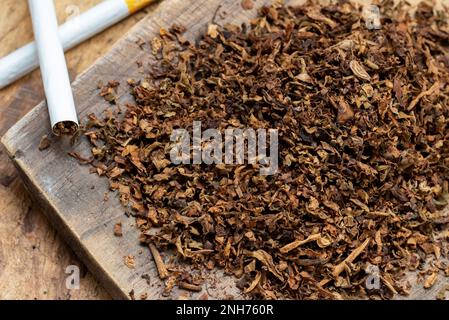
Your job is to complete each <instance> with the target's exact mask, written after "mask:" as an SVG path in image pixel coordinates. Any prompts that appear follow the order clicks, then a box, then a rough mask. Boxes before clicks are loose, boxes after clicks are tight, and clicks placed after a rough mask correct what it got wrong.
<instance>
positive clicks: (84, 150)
mask: <svg viewBox="0 0 449 320" xmlns="http://www.w3.org/2000/svg"><path fill="white" fill-rule="evenodd" d="M270 2H271V1H270V0H257V1H255V3H256V6H255V7H256V8H257V7H259V6H260V5H261V4H263V3H270ZM285 2H286V3H289V4H290V3H291V4H293V3H300V2H302V1H301V0H299V1H294V0H290V1H285ZM217 9H218V14H217V15H216V23H218V24H225V23H235V24H240V23H242V22H244V21H248V20H249V19H250V18H252V17H253V16H254V15H255V10H251V11H245V10H242V8H241V6H240V1H239V0H166V1H164V3H162V4H161V5H160V6H159V8H158V9H157V10H156V11H155V12H154V13H153V14H151V15H149V16H148V17H146V18H145V19H144V20H143V21H142V22H141V23H139V25H138V26H136V27H135V28H133V30H132V31H131V33H129V34H128V35H127V36H126V37H125V38H124V39H123V40H121V41H120V42H119V43H118V44H117V45H115V46H114V47H113V49H112V50H111V51H110V52H109V53H108V54H106V55H105V56H104V57H103V58H101V59H100V60H98V61H97V63H96V64H95V65H93V66H92V67H91V68H89V69H88V70H87V71H86V72H85V73H83V74H82V75H81V76H80V77H78V79H77V80H76V81H75V82H74V84H73V88H74V93H75V100H76V103H77V107H78V112H79V114H80V118H81V119H83V118H84V117H85V116H86V115H87V114H89V113H92V112H93V113H96V114H100V113H101V111H102V110H104V108H105V107H106V106H107V104H106V102H104V101H103V99H102V98H100V97H99V96H98V91H97V89H96V84H97V82H98V81H99V80H102V81H108V80H112V79H115V80H118V81H120V82H121V83H122V85H121V86H120V88H119V99H118V103H119V104H121V105H123V104H126V103H128V102H132V97H131V96H130V95H129V94H128V93H127V92H128V90H127V87H126V85H125V83H126V79H128V78H135V79H140V78H142V75H143V74H144V73H145V71H146V70H147V68H148V64H151V63H154V61H153V59H152V57H151V56H150V54H149V50H150V49H149V46H148V45H145V46H143V48H141V47H140V46H139V45H137V43H136V42H138V41H140V40H142V39H143V40H145V41H150V40H151V39H152V38H153V37H154V36H156V35H157V34H158V32H159V30H160V28H161V27H164V28H168V27H170V26H171V25H172V24H173V23H177V24H180V25H184V26H186V27H187V30H188V31H187V33H186V37H187V38H188V39H190V40H195V39H196V38H197V37H198V35H199V33H201V32H204V31H205V30H206V27H207V24H208V23H209V22H210V21H211V20H212V18H213V16H214V14H215V13H216V12H217ZM136 61H141V62H142V66H143V67H142V68H139V67H138V66H137V64H136ZM49 132H50V127H49V119H48V113H47V111H46V105H45V103H41V104H39V105H38V106H37V107H36V108H34V109H33V110H32V111H31V112H30V113H28V114H27V115H26V116H25V117H24V118H23V119H22V120H21V121H20V122H19V123H17V124H16V125H15V126H14V127H13V128H12V129H11V130H9V131H8V133H7V134H6V135H5V137H4V138H3V139H2V142H3V144H4V145H5V147H6V150H7V151H8V153H9V155H10V157H11V158H12V159H13V161H14V164H15V165H16V166H17V167H18V169H19V172H20V173H21V175H22V176H23V179H24V181H25V184H26V185H27V187H28V188H29V189H30V190H31V193H32V194H33V195H34V197H35V199H36V201H37V202H38V203H39V205H41V206H42V207H43V211H44V213H45V214H46V215H47V216H48V217H49V220H51V222H52V223H53V224H54V225H55V226H56V228H57V229H58V230H59V232H60V234H61V235H62V236H63V237H64V238H65V239H66V241H67V242H68V243H69V245H70V246H71V247H72V248H73V249H74V251H75V252H76V253H77V255H78V256H79V257H81V259H82V260H83V261H84V262H85V263H86V265H87V266H88V267H89V269H90V270H91V271H92V273H93V274H94V275H95V277H96V278H97V279H98V280H99V281H100V282H101V283H102V284H103V285H104V286H105V287H106V288H107V290H108V291H109V293H110V294H111V295H112V296H113V297H114V298H118V299H123V298H129V292H130V291H131V290H133V291H134V293H135V295H136V296H137V297H138V296H139V295H140V294H142V293H147V294H148V296H149V298H152V299H161V298H172V299H173V298H174V299H176V298H198V297H201V296H203V295H204V294H206V295H207V296H208V297H209V298H229V297H233V298H239V297H241V295H240V291H239V290H238V289H237V288H236V287H235V282H234V279H233V278H231V277H229V276H226V275H224V274H223V273H222V272H221V271H214V272H212V273H210V274H204V275H205V276H206V277H207V279H208V280H207V282H206V283H207V284H206V285H205V286H204V288H203V291H202V292H200V293H190V292H185V291H183V290H179V291H177V290H175V291H173V293H172V294H171V295H170V296H166V295H164V294H163V288H164V285H163V283H162V282H161V281H160V280H159V277H158V275H157V271H156V270H155V266H154V263H153V261H152V259H151V255H150V253H149V250H148V249H147V248H143V247H140V246H139V245H138V232H136V230H135V226H134V220H133V219H132V218H130V219H128V218H126V217H125V215H124V210H123V208H122V207H121V205H120V203H119V201H118V199H117V197H116V196H111V197H110V198H109V200H107V201H104V200H103V199H104V194H105V193H106V192H107V189H108V182H107V180H106V179H99V178H98V177H97V176H96V175H92V174H89V171H88V168H87V167H81V166H80V165H79V164H78V163H77V162H76V160H74V159H72V158H70V157H68V156H67V151H70V150H72V147H71V146H70V145H69V141H67V139H56V138H53V139H52V140H53V141H52V146H51V148H49V149H47V150H45V151H43V152H39V151H38V148H37V146H38V144H39V141H40V139H41V137H42V136H43V135H44V134H48V133H49ZM75 150H76V151H77V152H79V153H81V154H85V155H86V154H88V150H89V147H88V143H87V141H86V140H85V139H81V140H79V142H78V143H77V145H76V146H75ZM119 221H120V222H122V225H123V237H114V235H113V227H114V224H115V223H117V222H119ZM128 255H132V256H134V257H135V261H136V267H135V268H134V269H130V268H129V267H127V266H126V265H125V263H124V257H125V256H128ZM162 257H163V258H164V259H165V260H167V259H168V254H166V253H162ZM142 274H148V275H149V277H150V279H151V281H150V283H147V281H146V280H145V279H143V278H142ZM415 283H416V281H415V282H414V283H412V284H415ZM445 283H446V282H444V281H440V282H439V283H438V284H437V285H435V286H434V287H433V288H432V289H431V290H422V289H421V288H422V285H416V286H414V288H413V291H412V295H411V296H410V297H409V298H421V299H425V298H429V299H434V298H435V296H436V292H438V290H439V289H440V288H441V286H443V285H445Z"/></svg>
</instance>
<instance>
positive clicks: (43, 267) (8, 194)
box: [0, 0, 155, 299]
mask: <svg viewBox="0 0 449 320" xmlns="http://www.w3.org/2000/svg"><path fill="white" fill-rule="evenodd" d="M100 1H101V0H57V1H55V5H56V10H57V15H58V20H59V22H60V23H63V22H65V21H66V19H67V18H68V17H69V16H70V15H72V14H73V13H76V12H77V11H79V12H83V11H85V10H87V9H88V8H90V7H92V6H94V5H96V4H98V3H99V2H100ZM1 4H2V10H0V56H4V55H6V54H8V53H10V52H12V51H13V50H15V49H17V48H19V47H21V46H22V45H25V44H26V43H28V42H29V41H32V40H33V31H32V27H31V20H30V18H29V14H28V8H27V1H26V0H2V2H1ZM154 8H155V6H151V7H149V8H148V9H146V10H144V11H142V12H139V13H137V14H135V15H133V16H132V17H130V18H128V19H126V20H124V21H122V22H121V23H119V24H117V25H116V26H114V27H111V28H109V29H108V30H106V31H104V32H103V33H101V34H99V35H97V36H96V37H94V38H92V39H91V40H88V41H86V42H84V43H83V44H81V45H79V46H78V47H76V48H74V49H73V50H71V51H70V52H68V53H67V54H66V58H67V65H68V68H69V72H70V76H71V78H72V79H74V78H75V77H76V76H77V75H78V74H79V73H81V72H82V71H84V70H85V69H86V68H87V67H89V66H90V65H91V64H92V63H93V62H95V60H97V59H98V58H99V57H101V56H102V55H103V54H105V53H106V52H107V51H108V50H109V49H110V47H111V46H112V45H113V44H114V43H115V42H116V41H117V40H118V39H120V38H121V37H122V36H123V34H124V33H125V32H127V31H128V30H129V29H130V28H131V27H132V26H134V25H135V23H136V22H138V21H139V20H141V19H142V18H143V17H144V16H145V15H146V14H147V13H148V12H150V11H151V10H153V9H154ZM43 98H44V92H43V88H42V84H41V78H40V72H39V70H36V71H34V72H33V73H31V74H30V75H27V76H25V77H24V78H22V79H20V80H19V81H17V82H15V83H14V84H12V85H10V86H9V87H7V88H5V89H3V90H0V135H3V134H4V133H5V132H6V131H7V130H8V129H9V128H10V127H11V126H12V125H13V124H14V123H15V122H17V121H18V120H19V119H20V118H21V117H23V116H24V115H25V114H26V113H27V112H28V111H30V110H31V109H32V108H33V107H34V106H35V105H36V104H38V103H39V102H40V101H42V99H43ZM68 265H77V266H79V267H80V269H81V286H80V290H68V289H67V288H66V287H65V279H66V277H67V275H66V274H65V268H66V267H67V266H68ZM109 297H110V296H109V295H108V294H107V293H106V291H105V290H104V289H103V287H102V286H101V285H99V284H98V282H97V281H96V280H95V279H94V278H93V277H92V275H91V273H89V272H88V271H87V268H86V267H84V265H83V264H82V263H81V262H80V261H79V259H78V258H77V257H76V256H75V254H74V253H73V251H72V250H71V249H70V248H69V247H68V246H67V245H66V244H65V243H64V242H63V241H62V240H61V238H60V237H59V235H58V234H57V232H56V231H55V229H54V228H53V227H52V226H51V225H50V223H49V221H48V219H47V218H46V217H45V216H44V215H43V214H42V210H41V208H40V206H38V205H37V204H36V202H35V201H33V200H32V199H31V198H30V196H29V193H28V192H27V191H26V190H25V187H24V184H23V183H22V181H21V179H19V178H18V171H17V170H16V168H15V167H14V165H13V163H12V161H10V160H9V158H8V156H7V154H6V150H4V148H3V147H1V146H0V299H108V298H109Z"/></svg>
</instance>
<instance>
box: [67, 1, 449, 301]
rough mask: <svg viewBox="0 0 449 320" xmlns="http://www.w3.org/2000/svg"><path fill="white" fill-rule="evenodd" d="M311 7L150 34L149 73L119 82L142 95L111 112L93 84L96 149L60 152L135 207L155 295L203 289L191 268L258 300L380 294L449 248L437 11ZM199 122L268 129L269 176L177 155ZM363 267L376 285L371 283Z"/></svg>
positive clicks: (111, 96) (443, 70)
mask: <svg viewBox="0 0 449 320" xmlns="http://www.w3.org/2000/svg"><path fill="white" fill-rule="evenodd" d="M250 3H252V2H251V1H238V5H240V4H242V6H243V7H245V6H246V7H248V8H249V4H250ZM315 3H316V2H312V1H310V2H308V3H306V4H303V5H299V6H298V5H295V6H290V7H288V6H285V5H282V4H280V2H279V1H276V2H275V4H274V5H273V6H266V7H262V8H258V10H257V12H258V16H257V17H256V18H255V19H253V20H251V21H246V22H245V23H244V24H239V25H238V26H235V25H222V24H219V23H216V22H215V20H212V21H209V22H208V24H207V25H205V26H204V28H202V29H201V30H204V31H203V32H204V34H200V35H198V36H197V37H196V38H195V39H185V38H184V36H183V34H185V37H187V35H188V34H191V33H189V32H186V33H185V31H186V30H185V28H184V27H182V26H179V25H175V26H172V27H168V26H164V28H162V29H160V34H159V35H158V36H157V37H155V38H154V39H153V40H151V39H145V41H147V40H149V41H151V50H148V51H149V52H146V53H145V51H142V54H144V55H145V54H148V55H149V57H148V58H151V59H148V60H151V61H153V62H151V65H148V66H147V67H146V68H147V69H148V71H146V70H143V69H142V70H141V72H142V76H141V79H134V80H131V81H128V85H127V86H126V88H127V89H126V90H128V92H129V93H130V94H131V95H132V96H133V98H134V101H130V102H129V103H128V104H127V105H125V106H118V105H114V102H115V101H116V99H117V96H118V93H117V89H118V86H119V83H118V81H109V82H108V80H110V79H104V83H106V85H105V84H103V83H101V84H99V90H100V95H102V96H103V97H104V99H105V100H106V101H109V102H111V105H109V106H108V107H107V108H106V109H105V110H102V111H101V113H100V111H99V112H98V114H97V115H95V114H90V115H88V117H87V118H86V120H85V124H83V125H82V128H83V130H82V134H83V137H82V138H80V139H79V140H81V139H86V140H87V141H88V143H90V144H91V146H90V148H89V149H86V150H83V152H82V153H81V152H79V153H77V152H71V153H70V155H71V156H72V157H74V158H75V159H77V160H78V161H79V162H80V163H81V164H85V165H89V166H90V167H91V168H90V169H91V170H90V171H91V172H92V173H95V174H97V175H98V176H102V177H106V178H107V179H109V183H110V189H111V190H112V191H114V192H116V193H117V194H118V198H119V200H120V203H121V204H122V205H123V207H124V211H125V212H127V213H129V215H132V216H134V217H135V219H136V223H135V225H136V229H137V230H136V232H139V233H140V241H141V243H142V244H143V245H145V246H147V247H149V250H150V252H151V254H152V257H153V259H154V262H155V265H156V267H157V270H158V273H159V277H160V278H161V279H163V280H164V283H165V284H166V288H165V291H164V293H163V294H164V295H170V293H171V291H172V290H173V289H174V288H175V287H177V286H178V287H184V288H187V290H189V289H190V290H193V291H199V290H200V287H199V286H198V283H203V282H199V281H193V277H192V276H191V272H190V270H192V269H194V271H198V272H199V273H201V274H203V273H205V272H204V271H208V270H214V269H217V268H220V269H223V270H222V271H223V272H224V273H226V274H232V275H234V276H235V277H236V278H238V279H239V280H238V284H239V285H238V287H239V288H241V290H242V291H243V292H245V293H246V294H247V295H249V296H250V297H252V298H256V299H342V298H353V297H354V296H356V298H369V297H374V298H382V299H389V298H392V297H393V296H394V295H395V294H397V293H400V294H406V293H407V292H408V291H410V290H409V288H407V287H406V286H405V285H402V283H404V282H406V281H405V280H406V272H408V271H413V270H415V271H416V270H419V268H420V266H422V265H423V264H424V263H425V262H426V261H427V260H429V259H433V260H434V261H433V262H435V260H438V259H439V261H438V263H442V260H443V259H444V257H445V256H446V255H447V252H446V251H447V249H446V245H447V240H448V238H447V236H445V237H436V236H435V235H434V233H435V232H436V231H438V230H444V229H443V227H445V226H447V224H448V223H449V214H448V212H449V211H448V210H447V209H445V208H447V205H448V202H449V201H448V199H449V181H448V180H449V178H448V177H449V169H448V168H449V152H448V150H449V135H448V132H449V108H448V107H447V106H448V105H449V86H448V85H447V84H448V83H449V59H448V57H447V52H449V45H448V30H449V25H448V22H447V18H445V17H444V15H441V14H434V12H433V11H434V10H433V7H432V6H431V5H426V4H425V3H422V4H420V5H419V6H418V8H417V10H416V14H415V15H414V16H411V15H409V11H410V10H409V8H408V7H407V6H405V5H403V4H397V5H395V4H394V3H393V1H383V2H381V4H380V5H379V9H380V11H381V12H380V13H381V16H382V28H381V29H378V30H370V29H369V28H367V26H366V25H365V24H364V23H363V21H364V19H363V16H362V12H361V10H359V8H358V7H356V6H355V5H353V4H351V3H350V2H348V1H340V2H333V3H332V4H329V5H318V4H315ZM242 10H243V9H242ZM242 22H243V21H242ZM150 55H151V56H150ZM143 58H144V57H142V59H141V61H144V59H143ZM140 65H142V63H141V62H140ZM130 76H131V75H130ZM132 77H135V75H133V76H132ZM124 78H126V76H125V77H124ZM123 81H125V80H123ZM92 86H95V85H94V84H92ZM123 89H124V88H123ZM124 93H125V92H124ZM100 114H101V115H100ZM194 121H201V122H202V130H207V129H212V128H213V129H217V130H218V131H219V132H221V133H224V132H225V130H226V129H229V128H251V129H254V130H257V129H277V130H278V133H279V145H278V147H279V150H278V154H279V168H278V171H277V173H276V174H274V175H272V176H261V175H260V174H259V171H258V170H259V168H257V167H258V165H252V164H242V165H225V164H217V165H215V164H214V165H206V164H204V163H203V164H201V165H190V164H179V165H175V164H174V163H172V162H171V160H170V150H171V147H172V145H173V141H171V139H170V136H171V134H172V133H173V131H174V130H176V129H180V128H181V129H186V130H187V131H188V132H189V133H190V132H191V131H192V124H193V122H194ZM79 145H80V144H79ZM204 145H207V143H206V142H204ZM86 152H89V153H90V154H89V155H88V156H86ZM111 199H112V198H111ZM100 201H101V199H100ZM171 252H173V253H174V254H175V255H176V259H175V257H173V256H172V255H171ZM162 253H163V254H164V258H166V260H167V261H170V272H169V270H168V269H167V266H166V264H165V263H164V260H163V259H162V257H161V254H162ZM178 259H179V260H182V263H177V261H178ZM126 261H127V262H128V263H127V264H131V265H134V263H133V262H132V261H134V259H133V258H132V259H131V258H130V257H128V258H127V259H126ZM369 266H371V267H372V266H375V267H376V268H377V269H378V276H379V277H380V279H381V281H380V285H381V288H380V289H379V290H373V291H370V290H368V289H367V288H366V286H365V281H364V279H366V277H367V270H368V269H367V268H368V267H369ZM446 268H447V266H446V265H443V266H441V268H440V269H441V270H445V274H446V276H447V275H449V269H446ZM185 270H189V272H187V271H185ZM432 272H433V270H432ZM184 274H187V275H186V276H184ZM181 275H183V276H181ZM189 276H190V277H189ZM425 277H426V278H425V281H424V282H425V286H428V287H431V286H432V285H433V283H435V281H436V280H435V277H436V276H435V275H433V274H426V276H425ZM192 285H193V286H194V287H192ZM195 286H197V287H195Z"/></svg>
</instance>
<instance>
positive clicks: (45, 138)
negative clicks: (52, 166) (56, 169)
mask: <svg viewBox="0 0 449 320" xmlns="http://www.w3.org/2000/svg"><path fill="white" fill-rule="evenodd" d="M50 145H51V142H50V139H49V138H48V135H44V136H43V137H42V139H41V141H40V142H39V151H43V150H45V149H48V148H50Z"/></svg>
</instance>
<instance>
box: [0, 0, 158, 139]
mask: <svg viewBox="0 0 449 320" xmlns="http://www.w3.org/2000/svg"><path fill="white" fill-rule="evenodd" d="M155 1H156V0H105V1H103V2H101V3H100V4H98V5H97V6H95V7H93V8H92V9H90V10H88V11H86V12H85V13H83V14H81V15H79V16H76V17H74V18H72V19H70V20H69V21H67V22H66V23H65V24H63V25H62V26H61V27H60V28H59V29H58V22H57V19H56V12H55V7H54V3H53V0H28V5H29V9H30V13H31V17H32V23H33V31H34V36H35V42H33V43H30V44H28V45H26V46H24V47H22V48H20V49H18V50H16V51H15V52H13V53H11V54H9V55H8V56H6V57H4V58H2V59H0V89H2V88H4V87H6V86H7V85H9V84H11V83H12V82H14V81H15V80H17V79H19V78H21V77H22V76H24V75H25V74H27V73H29V72H31V71H32V70H34V69H36V68H37V67H39V66H40V69H41V73H42V80H43V83H44V90H45V96H46V98H47V106H48V111H49V115H50V122H51V128H52V131H53V132H54V133H55V134H60V133H61V128H63V127H65V128H71V129H77V128H78V117H77V113H76V108H75V103H74V100H73V93H72V89H71V86H70V80H69V75H68V71H67V64H66V60H65V56H64V51H65V50H69V49H71V48H73V47H75V46H76V45H78V44H79V43H81V42H83V41H85V40H87V39H89V38H91V37H92V36H94V35H96V34H98V33H99V32H101V31H103V30H105V29H107V28H108V27H110V26H112V25H114V24H115V23H117V22H119V21H121V20H123V19H124V18H126V17H128V16H129V15H131V14H133V13H134V12H136V11H138V10H140V9H142V8H144V7H146V6H147V5H149V4H150V3H152V2H155Z"/></svg>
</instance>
